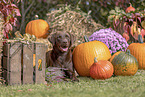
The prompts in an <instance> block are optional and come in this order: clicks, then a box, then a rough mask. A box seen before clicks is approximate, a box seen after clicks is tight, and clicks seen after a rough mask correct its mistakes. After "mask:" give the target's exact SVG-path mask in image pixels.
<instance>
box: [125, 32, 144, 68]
mask: <svg viewBox="0 0 145 97" xmlns="http://www.w3.org/2000/svg"><path fill="white" fill-rule="evenodd" d="M138 40H139V43H131V44H130V45H129V46H128V48H127V49H129V50H130V53H131V54H132V55H133V56H134V57H135V58H136V59H137V61H138V63H139V69H144V70H145V43H144V42H143V40H142V36H141V35H138Z"/></svg>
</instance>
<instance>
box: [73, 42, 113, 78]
mask: <svg viewBox="0 0 145 97" xmlns="http://www.w3.org/2000/svg"><path fill="white" fill-rule="evenodd" d="M94 57H97V58H98V60H108V59H110V58H111V53H110V51H109V48H108V47H107V46H106V45H105V44H104V43H103V42H100V41H90V42H85V43H82V44H79V45H78V46H76V47H75V49H74V51H73V63H74V67H75V69H76V71H77V73H78V74H79V75H80V76H90V74H89V69H90V67H91V65H92V64H93V63H94Z"/></svg>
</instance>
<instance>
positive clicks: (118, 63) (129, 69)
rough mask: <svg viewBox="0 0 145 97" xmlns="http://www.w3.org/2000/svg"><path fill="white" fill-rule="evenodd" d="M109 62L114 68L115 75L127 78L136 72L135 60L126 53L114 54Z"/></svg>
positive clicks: (136, 64)
mask: <svg viewBox="0 0 145 97" xmlns="http://www.w3.org/2000/svg"><path fill="white" fill-rule="evenodd" d="M110 62H111V63H112V65H113V67H114V74H115V75H122V76H129V75H134V74H136V72H137V70H138V61H137V60H136V58H135V57H134V56H133V55H131V54H130V51H129V50H127V52H123V51H119V52H116V53H115V54H114V55H113V56H112V57H111V58H110Z"/></svg>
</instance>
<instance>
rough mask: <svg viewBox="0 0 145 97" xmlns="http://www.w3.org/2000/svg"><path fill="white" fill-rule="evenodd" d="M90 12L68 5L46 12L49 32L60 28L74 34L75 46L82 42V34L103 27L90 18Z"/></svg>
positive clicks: (90, 32)
mask: <svg viewBox="0 0 145 97" xmlns="http://www.w3.org/2000/svg"><path fill="white" fill-rule="evenodd" d="M90 13H91V12H88V13H84V12H83V11H81V10H80V9H79V8H76V9H72V8H71V6H70V5H68V6H64V7H60V8H59V9H58V10H53V11H51V12H50V13H48V14H47V22H48V23H49V25H50V28H51V33H54V32H57V31H60V30H62V31H66V32H70V33H73V34H75V36H76V42H75V44H74V46H77V45H78V44H80V43H83V42H84V39H83V38H84V35H87V36H90V35H91V34H92V33H93V32H95V31H97V30H99V29H102V28H104V27H103V26H102V25H101V24H97V23H96V22H95V21H94V20H93V19H92V18H91V16H90Z"/></svg>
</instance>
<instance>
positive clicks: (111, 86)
mask: <svg viewBox="0 0 145 97" xmlns="http://www.w3.org/2000/svg"><path fill="white" fill-rule="evenodd" d="M78 78H79V79H80V82H75V83H72V82H62V83H52V84H48V85H44V84H39V85H38V84H34V85H21V86H1V87H0V97H144V95H145V71H144V70H139V71H138V72H137V74H136V75H134V76H117V77H111V78H109V79H107V80H93V79H91V78H88V77H78Z"/></svg>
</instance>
